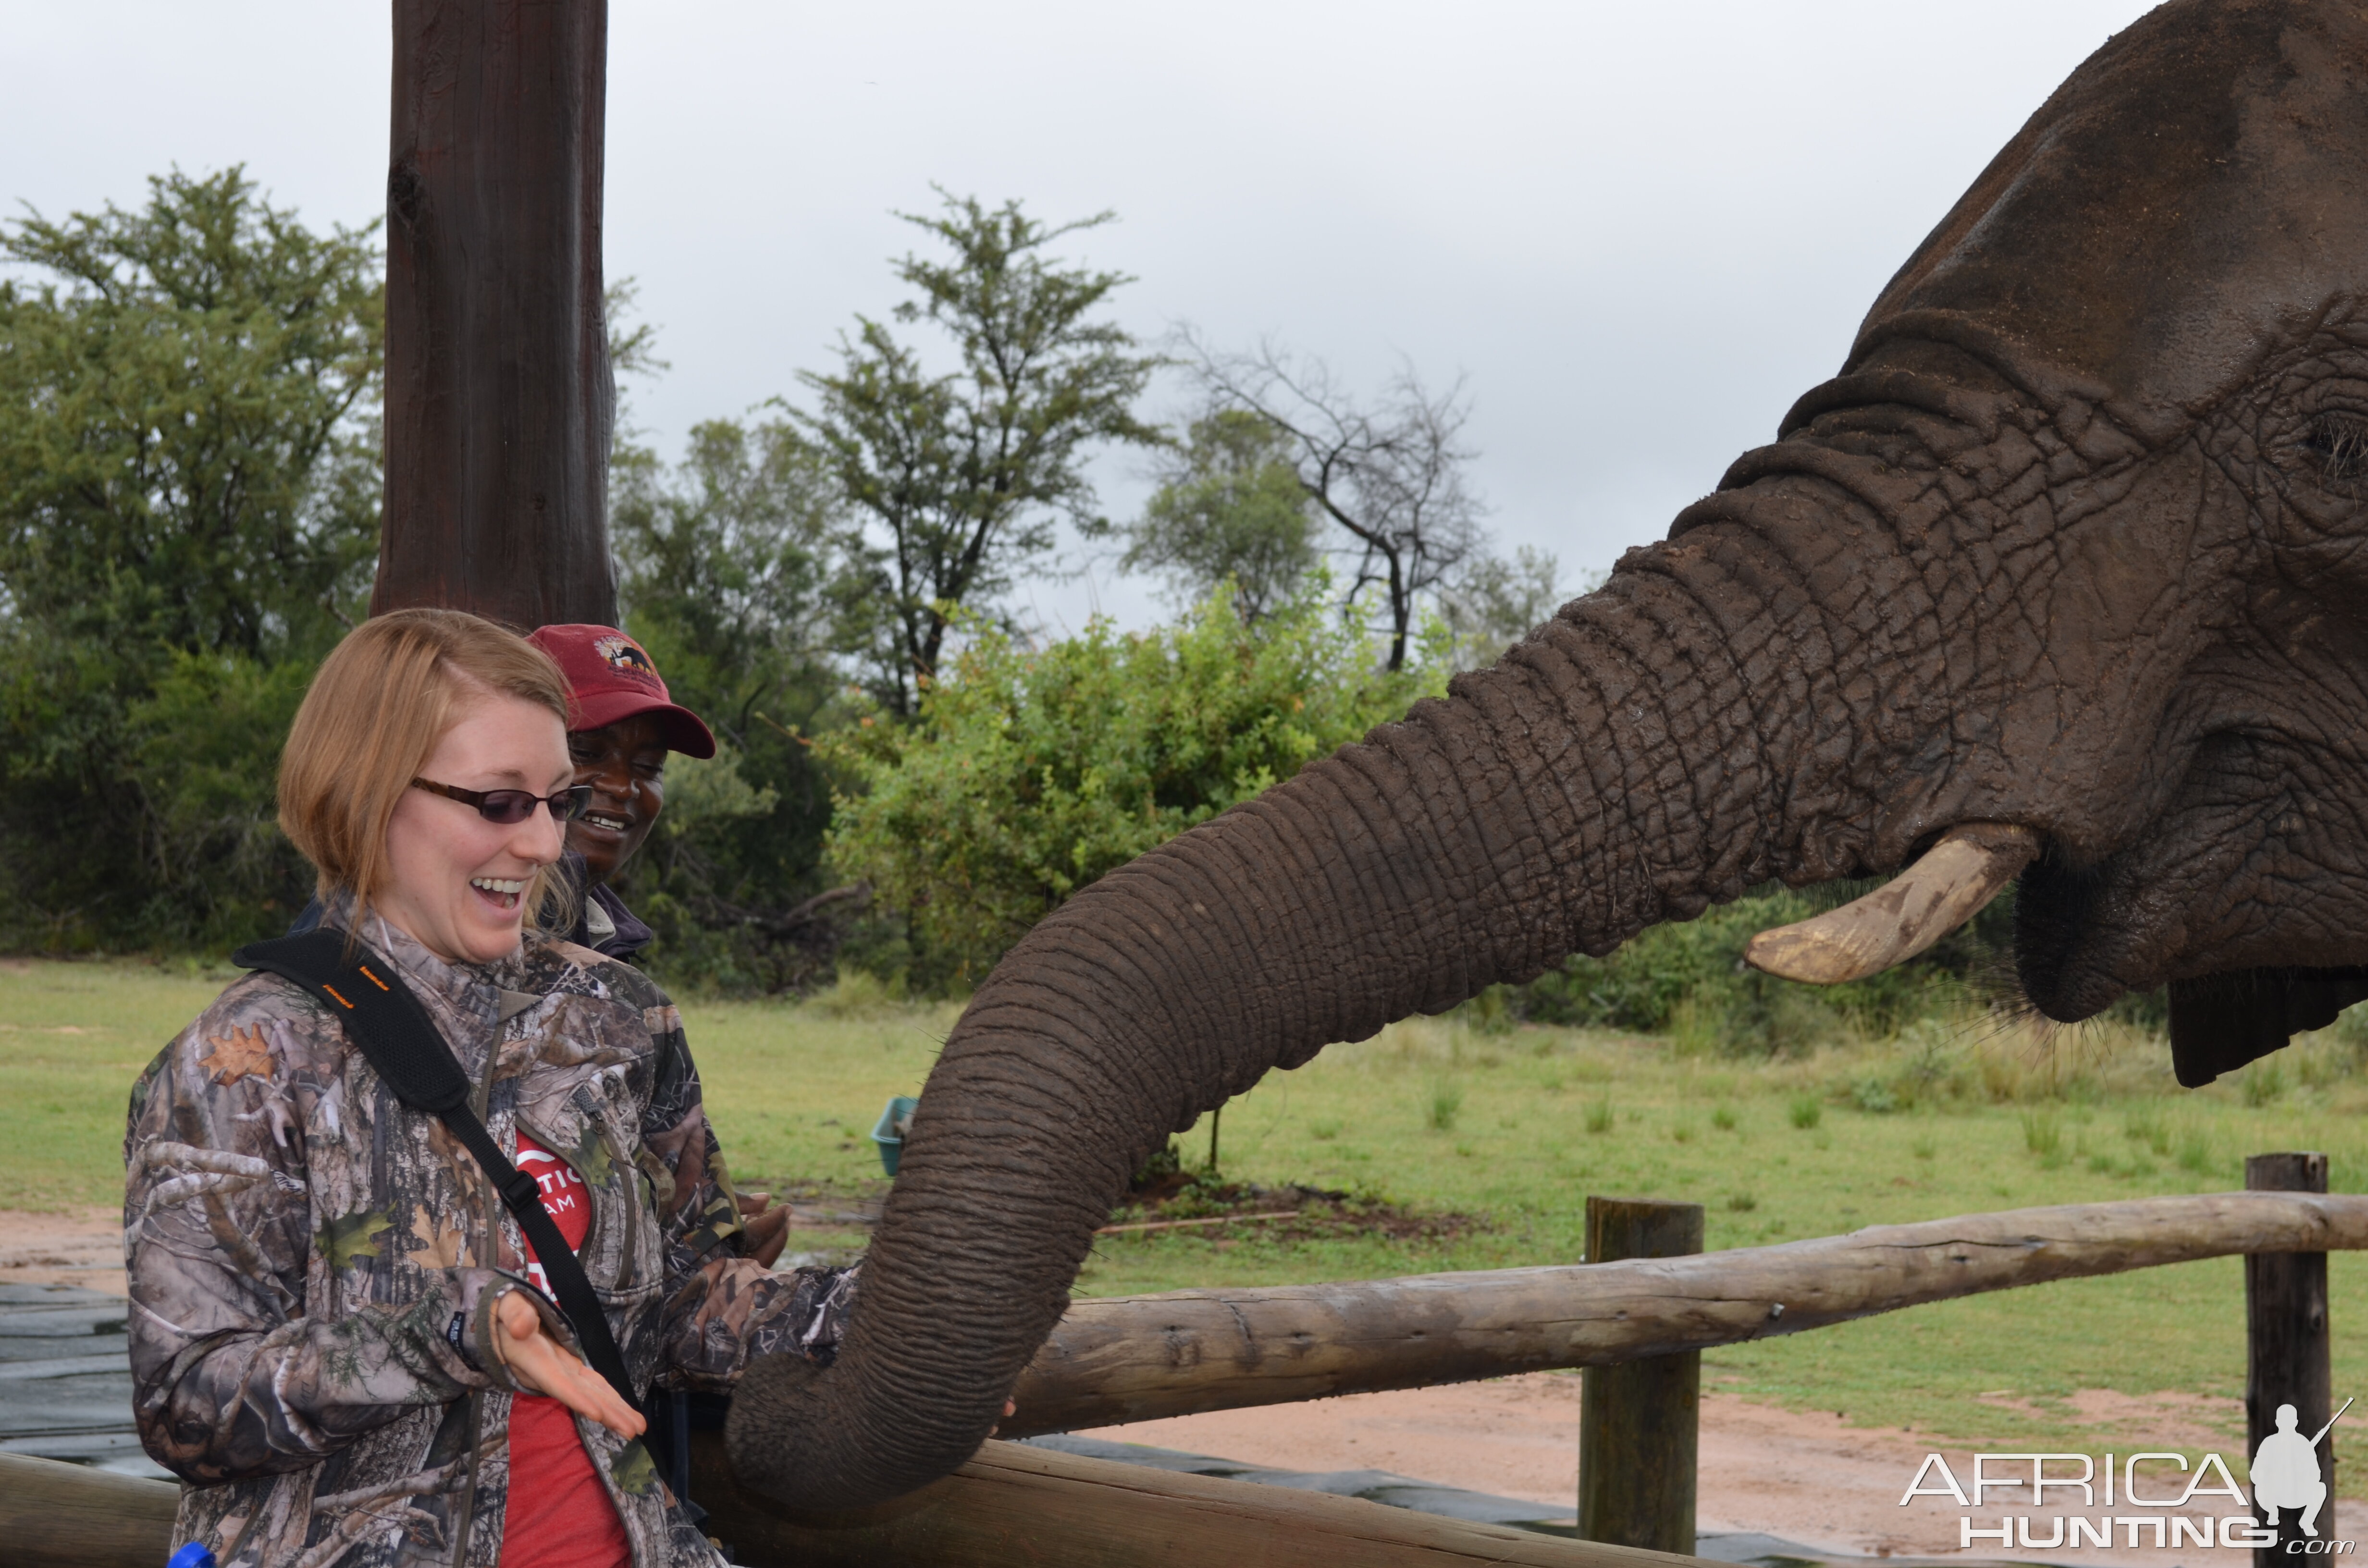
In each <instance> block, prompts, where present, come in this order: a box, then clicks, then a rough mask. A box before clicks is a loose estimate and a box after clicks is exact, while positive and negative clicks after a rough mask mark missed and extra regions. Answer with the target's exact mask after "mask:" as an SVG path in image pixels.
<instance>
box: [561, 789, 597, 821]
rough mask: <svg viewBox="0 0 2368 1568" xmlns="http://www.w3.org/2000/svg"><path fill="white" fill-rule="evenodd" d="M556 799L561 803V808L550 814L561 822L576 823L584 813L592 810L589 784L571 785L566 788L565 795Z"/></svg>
mask: <svg viewBox="0 0 2368 1568" xmlns="http://www.w3.org/2000/svg"><path fill="white" fill-rule="evenodd" d="M557 799H558V800H559V801H561V802H562V804H561V808H560V809H559V810H558V811H556V812H552V815H554V816H556V817H557V818H558V819H559V820H560V821H561V822H575V821H578V820H580V819H581V818H582V817H583V815H584V813H585V812H588V811H590V810H591V809H592V786H591V785H589V784H575V785H571V786H569V788H568V790H567V793H566V794H564V795H563V796H560V797H557Z"/></svg>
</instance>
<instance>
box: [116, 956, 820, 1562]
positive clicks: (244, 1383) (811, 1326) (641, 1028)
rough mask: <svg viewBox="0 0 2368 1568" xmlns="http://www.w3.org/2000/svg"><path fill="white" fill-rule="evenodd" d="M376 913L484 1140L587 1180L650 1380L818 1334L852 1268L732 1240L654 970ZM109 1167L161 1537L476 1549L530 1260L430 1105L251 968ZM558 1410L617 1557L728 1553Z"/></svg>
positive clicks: (615, 1297) (339, 1553)
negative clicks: (456, 933)
mask: <svg viewBox="0 0 2368 1568" xmlns="http://www.w3.org/2000/svg"><path fill="white" fill-rule="evenodd" d="M329 924H332V925H338V924H340V921H339V920H338V918H337V916H336V912H333V914H332V918H331V920H330V922H329ZM366 929H367V930H368V932H369V935H370V946H371V947H372V948H375V949H377V950H378V951H379V952H380V953H381V955H383V956H384V957H385V958H388V959H391V960H393V963H394V965H395V967H396V968H397V969H399V970H400V971H401V972H402V974H403V976H404V978H405V979H406V980H407V981H408V982H409V983H410V985H411V988H412V990H413V992H414V993H415V994H416V995H417V996H418V997H419V999H420V1001H421V1002H422V1003H423V1004H424V1005H425V1006H427V1010H428V1012H429V1014H430V1016H431V1017H434V1018H435V1020H436V1022H437V1024H438V1027H439V1028H441V1029H442V1031H443V1034H444V1037H445V1039H446V1040H448V1041H449V1042H450V1045H451V1047H452V1050H453V1053H454V1055H455V1056H456V1057H457V1058H458V1059H459V1061H460V1063H461V1067H462V1068H463V1069H464V1070H465V1071H466V1072H467V1073H468V1074H470V1077H471V1080H472V1082H473V1083H474V1084H475V1085H477V1095H476V1100H477V1108H478V1109H479V1111H480V1112H481V1114H482V1115H483V1117H484V1122H485V1125H486V1127H487V1129H488V1130H489V1131H491V1132H492V1134H493V1137H494V1140H495V1142H497V1143H498V1144H500V1145H501V1147H502V1150H503V1152H504V1153H507V1154H510V1155H512V1156H513V1157H514V1156H515V1154H516V1153H517V1134H518V1130H519V1129H521V1128H523V1129H525V1130H526V1131H529V1132H530V1133H531V1134H532V1135H533V1136H534V1137H535V1139H536V1140H537V1141H539V1142H541V1144H542V1145H543V1146H544V1147H546V1148H548V1149H551V1150H553V1151H555V1152H557V1153H559V1154H560V1155H561V1156H562V1157H563V1158H564V1159H565V1160H566V1161H567V1162H568V1163H569V1164H570V1165H573V1166H574V1167H575V1172H576V1174H577V1175H578V1176H581V1177H582V1178H583V1179H584V1182H585V1183H586V1187H588V1188H589V1189H590V1207H591V1228H590V1230H589V1231H588V1232H587V1233H586V1236H585V1238H584V1242H583V1244H582V1245H581V1247H580V1248H579V1249H578V1251H577V1256H578V1257H579V1259H580V1260H581V1261H582V1263H583V1266H584V1271H585V1273H586V1275H587V1276H588V1277H589V1278H590V1279H591V1282H592V1285H593V1288H594V1290H596V1291H597V1292H598V1295H599V1297H600V1300H601V1301H602V1303H603V1305H604V1306H605V1307H606V1308H607V1315H608V1319H609V1330H610V1332H611V1333H612V1334H613V1335H615V1337H616V1340H617V1344H618V1346H619V1347H620V1349H621V1351H622V1352H623V1355H624V1359H625V1364H626V1367H627V1369H629V1371H630V1372H631V1373H632V1378H633V1381H634V1383H635V1385H636V1387H637V1389H639V1390H642V1391H643V1392H646V1390H647V1389H648V1388H649V1387H651V1386H652V1385H653V1384H655V1385H657V1386H662V1387H666V1388H689V1389H696V1390H723V1389H727V1388H729V1387H730V1386H731V1384H732V1382H733V1381H734V1379H735V1378H737V1377H738V1376H739V1373H740V1370H741V1369H742V1368H743V1367H744V1366H745V1365H746V1362H747V1359H748V1358H749V1357H751V1356H754V1355H762V1354H766V1353H768V1352H772V1351H777V1350H793V1351H798V1352H800V1353H803V1354H805V1355H808V1356H810V1357H814V1358H827V1357H828V1355H829V1353H830V1350H831V1348H832V1347H833V1346H835V1344H836V1343H837V1337H838V1329H839V1326H840V1324H842V1323H843V1321H844V1317H845V1312H846V1310H847V1306H848V1301H849V1298H850V1297H851V1294H852V1290H853V1284H854V1280H853V1274H852V1271H848V1272H845V1273H839V1272H834V1271H828V1270H820V1269H801V1270H798V1271H797V1272H795V1273H793V1274H780V1275H776V1274H771V1273H768V1271H767V1270H766V1269H765V1268H764V1267H762V1266H761V1265H759V1264H757V1262H756V1261H754V1260H753V1259H750V1258H746V1257H743V1256H739V1254H738V1251H737V1238H738V1235H739V1233H740V1226H739V1212H738V1206H737V1203H736V1200H735V1199H734V1195H733V1190H732V1185H731V1181H730V1178H729V1177H728V1176H727V1175H726V1173H725V1170H724V1165H723V1158H722V1155H721V1153H720V1152H719V1150H718V1148H717V1146H716V1142H715V1137H714V1134H713V1133H712V1131H710V1130H709V1128H708V1125H707V1118H706V1113H705V1111H704V1109H703V1108H702V1106H701V1104H700V1085H699V1076H698V1074H697V1071H696V1070H695V1069H694V1068H693V1066H692V1064H691V1061H690V1057H689V1051H688V1050H687V1048H686V1047H685V1044H684V1041H683V1036H682V1020H681V1017H680V1016H679V1015H678V1014H677V1012H676V1010H675V1008H674V1007H673V1006H672V1005H671V1004H669V1003H668V1002H667V1000H666V996H665V994H663V993H661V992H660V991H659V990H658V988H657V987H656V986H655V985H654V984H653V983H651V982H650V981H649V980H648V979H647V978H646V977H645V976H643V974H641V973H640V972H639V971H636V970H634V969H632V968H631V967H630V966H628V965H625V964H622V963H619V962H616V961H614V960H609V959H605V958H602V957H601V956H600V955H599V954H598V953H595V952H593V951H591V950H590V949H585V948H579V947H575V946H573V945H570V944H566V943H550V942H542V941H538V940H535V939H532V938H529V941H528V943H527V945H526V947H525V948H524V949H523V950H521V951H520V952H519V953H518V954H516V955H514V956H512V957H511V958H509V959H507V960H503V961H501V962H499V963H495V964H488V965H482V966H456V965H450V964H446V963H444V962H442V961H440V960H438V959H437V958H436V957H435V956H434V955H432V954H430V953H429V952H428V951H427V949H425V948H423V947H421V946H420V945H419V944H418V943H417V942H415V941H413V940H412V939H411V938H410V937H406V936H404V934H403V933H401V932H400V931H396V930H393V928H391V927H389V926H386V925H385V924H384V923H383V922H381V921H378V920H375V919H372V920H370V921H369V922H367V925H366ZM124 1162H125V1167H126V1171H127V1194H126V1199H125V1207H124V1246H125V1253H126V1256H127V1259H128V1262H129V1264H130V1268H131V1369H132V1376H133V1381H134V1383H135V1386H136V1390H137V1392H136V1395H135V1398H136V1402H137V1415H138V1418H139V1423H140V1433H141V1438H142V1442H143V1443H144V1444H145V1446H146V1448H147V1450H148V1452H149V1453H150V1454H151V1455H152V1456H154V1458H155V1460H157V1462H159V1463H160V1464H163V1465H165V1466H167V1467H168V1468H170V1469H171V1470H172V1471H174V1472H175V1473H176V1474H177V1475H179V1476H181V1477H182V1478H183V1480H184V1481H186V1482H187V1483H188V1485H187V1486H185V1487H184V1488H183V1490H182V1494H181V1507H180V1516H179V1517H178V1519H177V1520H176V1525H175V1535H174V1540H175V1541H176V1543H177V1542H180V1541H184V1540H201V1541H203V1542H205V1543H206V1544H207V1545H208V1546H210V1547H211V1549H212V1550H213V1551H214V1553H215V1554H216V1556H217V1557H218V1558H219V1559H220V1560H221V1562H222V1565H223V1568H329V1565H330V1564H337V1565H339V1568H393V1565H397V1564H401V1565H405V1568H409V1565H415V1564H428V1563H436V1564H449V1565H451V1568H462V1565H474V1568H491V1565H492V1564H494V1563H495V1560H496V1559H497V1557H498V1556H499V1554H500V1551H501V1539H502V1520H503V1509H504V1503H505V1500H506V1498H507V1489H508V1485H509V1474H508V1421H509V1411H510V1403H511V1399H512V1395H513V1392H514V1387H513V1385H511V1384H510V1383H509V1382H508V1381H507V1379H506V1378H505V1377H504V1376H503V1373H502V1371H501V1366H500V1363H499V1362H498V1361H497V1360H496V1359H495V1358H494V1356H493V1355H492V1354H491V1353H490V1352H489V1350H488V1349H487V1348H486V1346H487V1344H488V1335H489V1334H490V1332H491V1323H490V1313H491V1311H492V1308H493V1304H494V1302H495V1301H496V1300H497V1299H498V1298H499V1297H500V1296H501V1295H503V1294H504V1293H506V1292H507V1290H509V1289H511V1288H514V1287H523V1286H524V1285H525V1275H524V1274H523V1272H522V1269H521V1264H522V1260H523V1256H524V1255H523V1253H522V1252H521V1250H520V1247H519V1237H518V1228H517V1225H516V1222H515V1221H512V1220H511V1219H510V1217H509V1216H508V1215H507V1213H506V1212H505V1211H504V1210H503V1209H502V1206H501V1201H500V1199H499V1198H498V1196H497V1195H496V1194H495V1192H494V1190H493V1186H492V1183H491V1182H489V1181H488V1180H487V1179H486V1178H485V1176H484V1173H483V1172H482V1171H481V1170H480V1169H479V1168H478V1166H477V1165H476V1162H475V1161H474V1160H472V1159H471V1158H470V1156H469V1154H468V1153H467V1152H466V1151H465V1150H464V1149H462V1148H461V1146H460V1145H459V1143H458V1142H457V1141H456V1140H454V1139H453V1138H452V1137H451V1136H450V1134H449V1133H448V1132H447V1131H446V1130H445V1128H444V1127H443V1125H442V1123H440V1122H439V1121H438V1120H437V1119H435V1118H433V1117H431V1116H428V1115H426V1114H424V1113H422V1112H418V1111H415V1110H412V1109H409V1108H406V1107H404V1105H402V1104H401V1102H399V1101H398V1100H396V1099H395V1098H394V1096H393V1093H392V1092H391V1091H390V1090H389V1089H388V1088H387V1087H386V1085H384V1084H383V1083H382V1082H381V1080H380V1078H379V1076H378V1074H377V1073H376V1072H375V1071H373V1070H372V1069H371V1067H370V1064H369V1062H366V1061H365V1060H364V1059H363V1057H362V1055H361V1053H360V1052H359V1051H356V1050H354V1049H353V1048H352V1047H351V1045H350V1044H349V1043H348V1042H347V1039H346V1036H345V1033H344V1031H343V1029H342V1028H339V1026H338V1024H337V1021H336V1019H335V1018H334V1017H330V1016H329V1015H328V1013H327V1011H326V1010H325V1009H324V1007H322V1006H319V1005H318V1004H316V1003H315V1002H314V1001H313V999H312V998H311V997H309V996H308V995H306V994H304V993H303V992H302V990H300V989H299V988H298V987H296V986H295V985H294V984H292V983H290V982H288V981H285V980H282V979H280V978H279V977H277V976H275V975H269V974H254V975H250V976H248V977H246V978H245V979H243V980H241V981H239V982H237V983H235V984H233V985H232V986H231V987H230V988H229V989H228V990H227V991H224V992H223V993H222V995H221V997H220V998H218V999H217V1000H216V1001H215V1002H214V1004H213V1006H211V1007H209V1008H207V1009H206V1011H205V1013H204V1015H203V1016H201V1017H199V1019H198V1021H197V1022H196V1023H194V1024H192V1025H190V1026H189V1028H188V1029H186V1030H184V1031H183V1032H182V1034H181V1035H180V1037H179V1038H178V1039H176V1040H174V1041H173V1043H172V1044H171V1045H169V1046H167V1047H166V1048H165V1051H164V1052H163V1054H161V1055H160V1056H158V1057H157V1059H156V1060H155V1062H154V1063H152V1064H151V1065H150V1067H149V1068H148V1070H147V1072H146V1073H145V1074H142V1077H141V1079H140V1081H139V1083H138V1085H136V1086H135V1087H134V1088H133V1090H132V1094H131V1118H130V1123H129V1127H128V1130H127V1131H126V1134H125V1139H124ZM525 1293H526V1294H527V1296H528V1297H529V1299H530V1300H532V1301H534V1302H535V1305H536V1306H537V1308H538V1310H540V1311H541V1312H542V1313H543V1317H544V1321H545V1322H546V1324H550V1325H551V1326H552V1331H553V1332H554V1333H555V1334H557V1335H559V1336H560V1338H561V1339H562V1341H563V1342H564V1343H566V1344H569V1345H571V1346H573V1345H574V1344H575V1337H574V1335H572V1334H571V1333H570V1332H569V1331H568V1329H567V1328H566V1325H565V1322H564V1319H563V1318H561V1317H560V1316H559V1315H558V1314H557V1313H556V1312H554V1311H552V1309H551V1307H550V1305H549V1303H548V1302H547V1301H543V1300H542V1298H541V1296H540V1295H539V1294H537V1293H536V1292H535V1291H533V1290H531V1289H530V1288H529V1289H527V1290H526V1291H525ZM576 1428H577V1430H578V1432H579V1433H580V1434H581V1436H582V1437H583V1440H584V1445H585V1447H586V1449H587V1450H588V1451H589V1453H590V1454H591V1457H592V1460H593V1465H594V1468H595V1470H596V1471H598V1473H599V1474H600V1475H601V1476H602V1477H604V1478H605V1480H606V1483H607V1485H608V1488H609V1494H610V1495H611V1496H612V1497H613V1498H614V1499H615V1501H616V1504H617V1508H618V1512H619V1514H620V1516H621V1517H622V1518H623V1520H624V1523H625V1529H626V1534H627V1536H628V1537H629V1538H630V1540H632V1549H633V1562H634V1563H635V1565H636V1568H661V1565H664V1568H706V1565H708V1564H712V1563H716V1562H721V1561H722V1560H721V1558H720V1557H719V1556H718V1555H717V1554H716V1553H715V1551H714V1550H713V1549H712V1547H711V1546H710V1545H709V1544H708V1542H707V1541H706V1540H705V1538H704V1537H702V1536H701V1535H700V1533H699V1532H698V1530H697V1529H696V1528H694V1527H693V1526H692V1525H691V1524H690V1522H689V1518H688V1517H687V1515H686V1514H685V1512H684V1510H682V1509H681V1508H680V1507H678V1506H676V1505H675V1500H674V1498H673V1496H672V1494H670V1493H669V1492H668V1491H667V1489H666V1486H665V1485H664V1483H662V1481H661V1479H660V1477H659V1474H658V1470H657V1467H656V1465H655V1463H654V1461H653V1460H652V1458H651V1456H650V1454H649V1453H648V1451H647V1450H646V1449H644V1448H643V1445H642V1444H641V1443H640V1442H639V1441H628V1440H624V1439H620V1438H619V1437H615V1436H614V1435H612V1434H611V1433H609V1431H607V1430H606V1429H605V1428H603V1427H600V1426H596V1425H593V1424H592V1423H589V1422H586V1421H582V1420H578V1421H577V1422H576Z"/></svg>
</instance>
